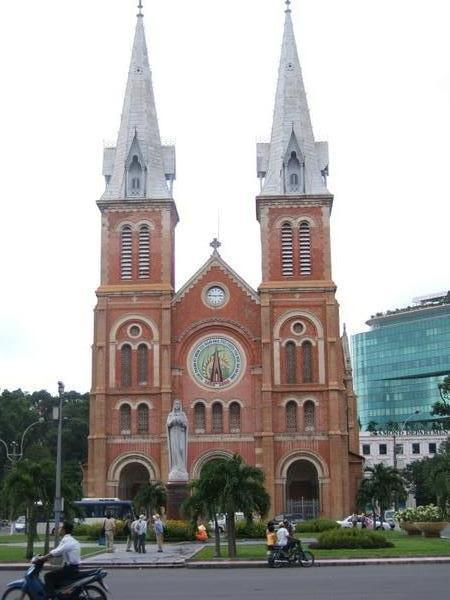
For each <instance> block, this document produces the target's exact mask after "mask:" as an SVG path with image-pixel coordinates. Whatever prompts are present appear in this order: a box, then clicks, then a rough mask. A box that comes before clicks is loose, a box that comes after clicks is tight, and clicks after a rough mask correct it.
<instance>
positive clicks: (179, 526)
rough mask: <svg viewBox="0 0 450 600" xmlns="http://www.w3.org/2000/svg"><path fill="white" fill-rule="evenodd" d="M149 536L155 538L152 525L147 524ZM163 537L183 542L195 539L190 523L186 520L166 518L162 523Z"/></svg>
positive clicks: (171, 540)
mask: <svg viewBox="0 0 450 600" xmlns="http://www.w3.org/2000/svg"><path fill="white" fill-rule="evenodd" d="M149 533H150V537H151V538H153V539H154V538H155V533H154V531H153V527H152V526H151V525H149ZM164 539H165V540H166V541H168V542H184V541H189V540H194V539H195V532H194V529H193V527H192V524H191V523H189V522H188V521H172V520H168V521H166V522H165V523H164Z"/></svg>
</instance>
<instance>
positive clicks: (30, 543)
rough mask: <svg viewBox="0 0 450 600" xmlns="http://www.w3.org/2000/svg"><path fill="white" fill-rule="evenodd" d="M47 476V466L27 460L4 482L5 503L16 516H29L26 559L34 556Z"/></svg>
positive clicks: (13, 470)
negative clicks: (37, 518)
mask: <svg viewBox="0 0 450 600" xmlns="http://www.w3.org/2000/svg"><path fill="white" fill-rule="evenodd" d="M47 475H48V469H47V465H45V464H44V463H43V462H33V461H31V460H29V459H27V458H26V459H24V460H21V461H20V462H18V463H17V464H16V465H15V466H14V468H13V469H12V470H11V471H10V472H9V473H8V475H7V476H6V477H5V479H4V482H3V498H4V501H5V503H6V504H7V505H8V506H10V507H11V508H12V509H13V511H15V513H16V514H17V513H18V512H20V511H22V510H25V511H26V514H27V525H28V527H27V550H26V558H32V556H33V548H34V538H35V536H36V517H37V510H38V507H39V506H41V504H42V502H43V500H42V499H43V498H44V500H45V497H46V491H45V490H46V487H47Z"/></svg>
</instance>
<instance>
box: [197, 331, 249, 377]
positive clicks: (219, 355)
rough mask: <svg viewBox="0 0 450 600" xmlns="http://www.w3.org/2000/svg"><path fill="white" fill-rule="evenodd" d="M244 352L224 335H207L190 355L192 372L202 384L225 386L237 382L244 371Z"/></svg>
mask: <svg viewBox="0 0 450 600" xmlns="http://www.w3.org/2000/svg"><path fill="white" fill-rule="evenodd" d="M242 361H243V359H242V353H241V351H240V350H239V349H238V347H237V346H236V344H235V343H234V342H232V341H231V340H229V339H228V338H224V337H207V338H205V339H203V340H202V341H201V342H199V343H198V344H197V345H196V346H195V347H194V348H193V350H192V352H191V355H190V366H191V370H192V374H193V375H194V377H195V379H196V380H197V381H198V383H200V384H201V385H204V386H206V387H209V388H224V387H228V386H230V385H232V384H233V383H236V381H237V380H238V379H239V376H240V375H241V373H242V368H243V365H242Z"/></svg>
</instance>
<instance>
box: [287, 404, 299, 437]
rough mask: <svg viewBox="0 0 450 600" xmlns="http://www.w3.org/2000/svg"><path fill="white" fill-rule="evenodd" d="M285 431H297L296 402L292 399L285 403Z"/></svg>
mask: <svg viewBox="0 0 450 600" xmlns="http://www.w3.org/2000/svg"><path fill="white" fill-rule="evenodd" d="M286 431H287V432H289V433H295V432H296V431H297V402H294V401H293V400H290V401H289V402H288V403H287V404H286Z"/></svg>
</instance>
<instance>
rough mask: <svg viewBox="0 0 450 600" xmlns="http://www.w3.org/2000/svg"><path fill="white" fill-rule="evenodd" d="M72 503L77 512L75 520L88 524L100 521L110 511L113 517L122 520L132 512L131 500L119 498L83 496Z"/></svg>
mask: <svg viewBox="0 0 450 600" xmlns="http://www.w3.org/2000/svg"><path fill="white" fill-rule="evenodd" d="M73 505H74V506H75V508H76V511H77V513H78V514H77V515H76V518H75V521H77V522H78V523H86V524H88V525H90V524H92V523H101V522H102V521H103V519H104V518H105V516H106V514H107V513H111V516H112V517H114V519H120V520H122V521H123V520H124V519H125V518H126V517H127V516H128V515H131V516H132V515H133V512H134V511H133V503H132V502H131V500H119V498H83V499H82V500H78V501H77V502H74V503H73Z"/></svg>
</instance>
